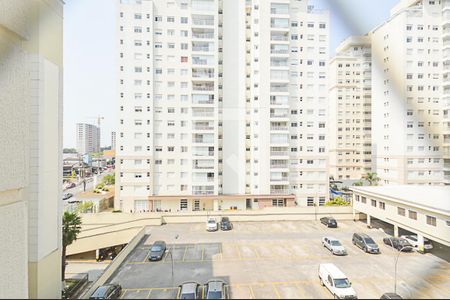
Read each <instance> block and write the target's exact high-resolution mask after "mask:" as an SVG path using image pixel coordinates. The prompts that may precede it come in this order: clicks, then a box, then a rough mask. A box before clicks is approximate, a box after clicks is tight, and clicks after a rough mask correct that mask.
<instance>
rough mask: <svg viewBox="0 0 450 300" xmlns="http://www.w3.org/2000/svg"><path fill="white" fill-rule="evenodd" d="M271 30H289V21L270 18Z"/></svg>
mask: <svg viewBox="0 0 450 300" xmlns="http://www.w3.org/2000/svg"><path fill="white" fill-rule="evenodd" d="M270 27H271V28H283V29H284V28H286V29H288V28H289V19H282V18H272V19H271V21H270Z"/></svg>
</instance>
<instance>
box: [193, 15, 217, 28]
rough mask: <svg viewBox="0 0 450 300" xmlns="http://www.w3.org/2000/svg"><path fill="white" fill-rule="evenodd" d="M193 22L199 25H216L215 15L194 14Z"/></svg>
mask: <svg viewBox="0 0 450 300" xmlns="http://www.w3.org/2000/svg"><path fill="white" fill-rule="evenodd" d="M192 24H194V25H197V26H214V16H211V15H192Z"/></svg>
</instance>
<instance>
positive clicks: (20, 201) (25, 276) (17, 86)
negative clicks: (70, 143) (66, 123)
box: [0, 0, 63, 299]
mask: <svg viewBox="0 0 450 300" xmlns="http://www.w3.org/2000/svg"><path fill="white" fill-rule="evenodd" d="M62 47H63V1H60V0H2V1H0V107H1V112H2V117H1V120H0V141H1V143H0V298H16V299H17V298H18V299H20V298H53V299H57V298H60V297H61V218H60V215H61V210H60V203H61V201H60V199H61V182H62V164H61V162H62V65H63V55H62V54H63V48H62Z"/></svg>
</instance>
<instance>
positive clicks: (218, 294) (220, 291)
mask: <svg viewBox="0 0 450 300" xmlns="http://www.w3.org/2000/svg"><path fill="white" fill-rule="evenodd" d="M229 298H230V295H229V292H228V285H227V284H226V283H225V281H223V280H220V279H211V280H209V281H208V282H207V283H206V284H205V285H204V287H203V299H229Z"/></svg>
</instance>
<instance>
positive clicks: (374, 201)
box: [371, 199, 377, 207]
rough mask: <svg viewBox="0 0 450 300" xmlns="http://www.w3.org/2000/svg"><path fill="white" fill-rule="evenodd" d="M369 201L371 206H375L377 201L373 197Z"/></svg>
mask: <svg viewBox="0 0 450 300" xmlns="http://www.w3.org/2000/svg"><path fill="white" fill-rule="evenodd" d="M371 203H372V206H373V207H377V201H376V200H373V199H372V200H371Z"/></svg>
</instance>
